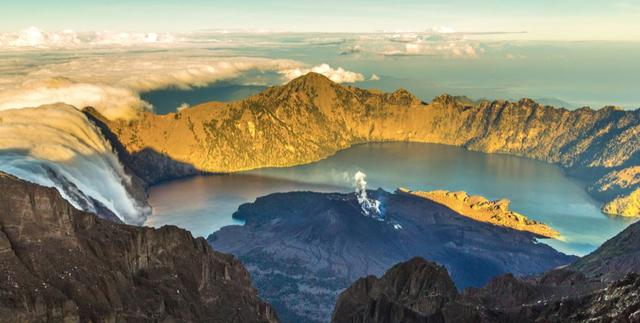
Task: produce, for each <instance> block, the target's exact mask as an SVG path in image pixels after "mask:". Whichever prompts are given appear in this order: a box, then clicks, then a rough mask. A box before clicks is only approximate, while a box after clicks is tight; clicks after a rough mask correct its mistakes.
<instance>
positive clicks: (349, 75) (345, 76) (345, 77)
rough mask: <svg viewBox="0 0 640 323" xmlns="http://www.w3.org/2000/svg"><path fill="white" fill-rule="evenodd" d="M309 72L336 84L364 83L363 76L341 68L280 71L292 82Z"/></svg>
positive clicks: (326, 65) (320, 66)
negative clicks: (320, 75)
mask: <svg viewBox="0 0 640 323" xmlns="http://www.w3.org/2000/svg"><path fill="white" fill-rule="evenodd" d="M309 72H315V73H318V74H322V75H324V76H326V77H328V78H329V79H330V80H332V81H334V82H336V83H355V82H359V81H364V79H365V78H364V75H362V74H360V73H356V72H351V71H347V70H345V69H344V68H342V67H338V68H332V67H331V66H329V64H320V65H317V66H314V67H311V68H301V67H298V68H293V69H288V70H284V71H281V74H283V75H284V76H285V78H286V79H287V80H292V79H294V78H296V77H300V76H302V75H305V74H307V73H309Z"/></svg>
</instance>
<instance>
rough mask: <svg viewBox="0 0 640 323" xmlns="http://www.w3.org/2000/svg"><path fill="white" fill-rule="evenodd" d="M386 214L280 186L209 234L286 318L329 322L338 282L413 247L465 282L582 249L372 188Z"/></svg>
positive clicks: (352, 199)
mask: <svg viewBox="0 0 640 323" xmlns="http://www.w3.org/2000/svg"><path fill="white" fill-rule="evenodd" d="M367 196H368V197H369V198H371V199H375V200H377V201H381V202H382V205H381V210H382V215H383V217H384V220H380V219H379V218H377V217H372V216H370V215H366V214H365V213H364V212H363V211H362V207H361V205H360V204H359V202H358V200H357V198H356V196H355V194H337V193H333V194H323V193H313V192H291V193H277V194H272V195H268V196H265V197H261V198H258V199H257V200H256V202H255V203H250V204H244V205H242V206H240V208H239V209H238V212H237V213H236V214H235V215H234V217H236V218H238V219H242V220H244V221H246V224H245V225H243V226H228V227H224V228H222V229H221V230H220V231H217V232H215V233H214V234H212V235H211V236H210V237H209V239H208V240H209V242H210V243H211V245H212V246H213V248H214V249H216V250H220V251H223V252H228V253H231V254H234V255H236V256H238V258H239V259H240V260H241V261H242V263H243V264H245V266H247V269H248V270H249V272H251V275H252V277H253V278H254V280H255V281H256V286H257V287H258V290H259V291H260V295H261V296H263V297H265V298H266V299H267V300H268V301H269V302H270V303H271V304H273V306H274V308H275V309H276V310H277V312H278V315H279V316H280V318H281V319H282V320H283V322H326V321H327V320H328V319H329V318H330V313H331V310H332V308H333V305H334V304H335V300H336V297H337V295H338V293H339V292H340V291H342V290H343V289H344V288H346V287H347V286H349V284H350V283H352V282H353V281H355V280H356V279H358V278H360V277H363V276H367V275H382V274H383V273H384V271H385V270H387V269H388V268H389V267H391V266H392V265H394V264H396V263H398V262H400V261H406V260H408V259H411V258H412V257H415V256H421V257H425V258H427V259H430V260H433V261H436V262H438V263H441V264H443V265H444V266H445V267H446V268H447V269H448V270H449V272H451V274H452V277H453V281H454V282H455V284H456V285H457V286H458V287H460V288H463V287H467V286H481V285H483V284H485V283H486V282H487V281H489V280H490V279H491V278H493V277H494V276H496V275H500V274H504V273H507V272H514V273H516V274H520V275H522V274H524V275H529V274H534V273H540V272H544V271H545V270H548V269H550V268H554V267H557V266H561V265H565V264H568V263H570V262H571V261H573V260H574V259H575V257H571V256H567V255H564V254H561V253H559V252H557V251H555V250H553V249H552V248H551V247H549V246H547V245H545V244H541V243H537V242H536V241H535V238H534V237H536V235H534V234H532V233H530V232H524V231H517V230H512V229H508V228H504V227H499V226H495V225H492V224H488V223H483V222H477V221H475V220H472V219H470V218H467V217H464V216H461V215H459V214H457V213H455V212H454V211H452V210H451V209H449V208H447V207H445V206H443V205H441V204H438V203H435V202H433V201H431V200H427V199H424V198H421V197H416V196H411V195H407V194H392V193H387V192H385V191H382V190H378V191H368V194H367Z"/></svg>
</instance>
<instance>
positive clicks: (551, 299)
mask: <svg viewBox="0 0 640 323" xmlns="http://www.w3.org/2000/svg"><path fill="white" fill-rule="evenodd" d="M450 286H451V279H450V278H449V276H448V275H447V272H446V270H445V269H444V268H442V267H440V266H438V265H437V264H435V263H431V262H428V261H426V260H424V259H421V258H416V259H412V260H410V261H408V262H404V263H400V264H398V265H396V266H394V267H393V268H391V269H390V270H389V271H387V273H386V274H385V275H384V276H382V277H381V278H379V279H378V278H375V277H367V278H362V279H360V280H358V281H356V282H355V283H354V284H353V285H351V287H349V288H348V289H346V290H345V291H344V292H343V293H342V294H341V295H340V298H339V299H338V302H337V303H336V307H335V310H334V313H333V319H332V322H334V323H355V322H358V323H382V322H384V323H400V322H402V323H418V322H420V323H424V322H443V323H446V322H452V323H457V322H587V321H588V322H640V297H638V294H639V293H640V276H639V275H637V274H631V275H628V276H627V277H625V278H624V279H622V280H619V281H616V282H614V283H612V284H610V285H604V284H602V283H600V282H598V281H590V280H587V279H586V278H585V277H584V275H581V274H579V273H575V272H572V271H568V270H554V271H551V272H549V273H547V274H545V275H544V276H541V277H539V278H536V279H528V280H525V279H519V278H515V277H514V276H512V275H505V276H501V277H497V278H495V279H494V280H492V281H491V282H490V283H489V284H487V286H485V287H483V288H473V289H468V290H465V291H464V293H462V294H458V292H457V291H456V290H455V288H454V289H452V288H451V287H450Z"/></svg>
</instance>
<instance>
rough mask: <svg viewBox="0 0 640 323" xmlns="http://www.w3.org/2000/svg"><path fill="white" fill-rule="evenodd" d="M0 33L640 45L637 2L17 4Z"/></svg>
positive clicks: (73, 0)
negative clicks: (447, 36) (434, 33)
mask: <svg viewBox="0 0 640 323" xmlns="http://www.w3.org/2000/svg"><path fill="white" fill-rule="evenodd" d="M0 15H1V16H2V19H0V32H11V31H18V30H22V29H24V28H27V27H29V26H37V27H38V28H41V29H43V30H52V31H55V30H63V29H73V30H76V31H96V30H115V31H144V32H186V31H195V30H208V29H227V30H240V29H241V30H249V31H256V30H273V31H290V32H293V31H301V32H374V31H379V30H387V31H398V30H411V31H420V30H427V29H431V28H433V27H446V28H451V29H454V30H456V31H460V32H489V31H492V32H495V31H508V32H518V31H526V33H518V34H510V36H508V37H510V38H516V39H531V40H565V41H566V40H616V41H640V1H638V0H562V1H558V0H537V1H507V0H485V1H476V0H448V1H431V0H395V1H391V0H366V1H365V0H351V1H345V0H343V1H339V0H313V1H312V0H270V1H263V0H243V1H238V0H233V1H230V0H217V1H205V0H195V1H184V0H183V1H178V0H137V1H122V0H112V1H106V0H94V1H86V0H62V1H50V0H46V1H45V0H21V1H7V3H4V4H2V12H1V13H0Z"/></svg>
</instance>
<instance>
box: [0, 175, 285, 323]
mask: <svg viewBox="0 0 640 323" xmlns="http://www.w3.org/2000/svg"><path fill="white" fill-rule="evenodd" d="M0 259H2V261H1V262H0V275H1V277H2V278H1V279H0V321H2V322H45V321H47V322H62V321H64V322H123V321H129V322H158V321H163V322H166V321H179V322H265V323H266V322H277V321H278V319H277V317H276V315H275V314H274V312H273V311H272V310H271V307H270V306H269V305H268V304H266V303H264V302H262V301H261V300H260V299H259V298H258V297H257V293H256V290H255V289H254V288H253V287H252V285H251V280H250V277H249V274H248V272H247V271H246V270H245V269H244V267H243V266H242V265H241V264H240V262H238V261H237V260H236V259H235V258H234V257H233V256H231V255H227V254H222V253H218V252H215V251H213V250H211V248H210V247H209V246H208V244H207V242H206V241H205V240H204V239H202V238H198V239H194V238H193V237H192V236H191V235H190V234H189V233H188V232H187V231H185V230H182V229H178V228H176V227H170V226H168V227H163V228H161V229H152V228H141V227H134V226H128V225H124V224H117V223H114V222H111V221H107V220H102V219H99V218H97V217H96V216H95V215H92V214H89V213H85V212H81V211H78V210H77V209H75V208H73V207H72V206H71V205H70V204H69V203H68V202H67V201H65V200H64V199H63V198H62V197H61V196H60V195H59V193H58V192H57V191H56V190H55V189H53V188H46V187H42V186H38V185H35V184H32V183H28V182H25V181H22V180H19V179H17V178H15V177H12V176H9V175H5V174H2V173H0Z"/></svg>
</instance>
